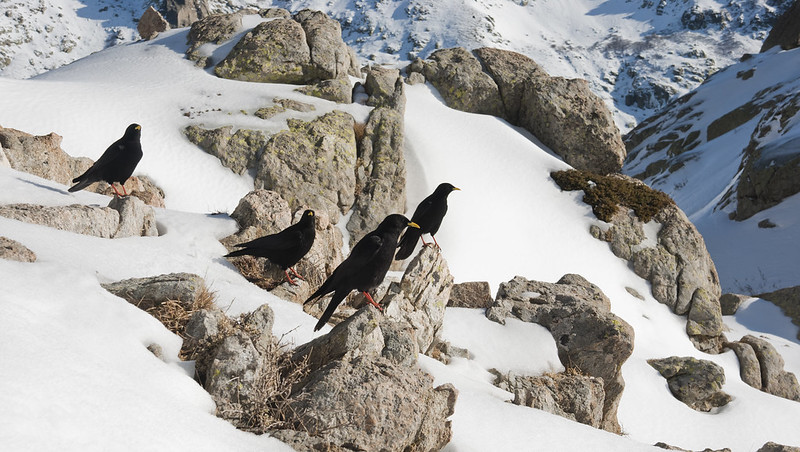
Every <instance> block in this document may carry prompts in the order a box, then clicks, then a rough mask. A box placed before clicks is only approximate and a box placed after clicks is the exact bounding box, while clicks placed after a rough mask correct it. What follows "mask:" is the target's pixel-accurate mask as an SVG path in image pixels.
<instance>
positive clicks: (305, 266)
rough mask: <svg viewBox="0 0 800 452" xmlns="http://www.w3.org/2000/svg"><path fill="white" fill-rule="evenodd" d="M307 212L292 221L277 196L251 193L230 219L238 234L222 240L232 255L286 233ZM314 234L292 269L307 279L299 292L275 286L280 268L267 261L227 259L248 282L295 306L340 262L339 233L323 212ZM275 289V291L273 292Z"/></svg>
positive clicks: (281, 278) (300, 211)
mask: <svg viewBox="0 0 800 452" xmlns="http://www.w3.org/2000/svg"><path fill="white" fill-rule="evenodd" d="M305 210H306V207H305V206H301V208H299V209H298V210H297V211H296V212H295V215H294V219H293V218H292V211H291V209H290V208H289V204H288V203H287V202H286V200H284V199H283V198H282V197H281V196H280V195H279V194H278V193H276V192H274V191H269V190H254V191H252V192H250V193H248V194H247V195H246V196H245V197H244V198H242V199H241V200H240V201H239V204H238V205H237V206H236V209H235V210H234V211H233V213H231V217H232V218H234V219H235V220H236V222H237V223H238V224H239V232H237V233H236V234H233V235H231V236H228V237H225V238H224V239H222V240H221V242H222V244H223V245H225V247H226V248H227V249H228V250H229V251H232V250H234V249H236V248H235V247H234V245H236V244H239V243H244V242H248V241H250V240H255V239H257V238H258V237H262V236H265V235H269V234H275V233H277V232H280V231H281V230H283V229H286V228H287V227H288V226H289V225H290V224H293V223H296V222H297V221H299V219H300V216H301V215H302V214H303V212H304V211H305ZM315 218H316V221H315V227H316V234H315V239H314V244H313V245H312V247H311V249H310V250H309V252H308V254H306V256H305V257H304V258H303V259H301V260H300V262H298V263H297V265H295V269H296V270H297V271H298V272H299V273H300V274H301V275H303V277H304V278H305V279H306V281H305V282H301V284H300V286H299V287H298V288H299V289H302V290H301V291H299V292H298V288H292V289H291V291H289V292H287V290H290V288H289V287H285V286H286V284H284V285H282V286H278V284H280V283H281V282H283V281H284V280H285V276H284V274H283V271H282V270H281V268H280V267H279V266H277V265H275V264H273V263H271V262H270V261H269V260H268V259H262V258H256V257H253V256H239V257H233V258H230V259H231V262H232V263H233V264H234V265H235V266H236V267H237V268H238V269H239V271H240V272H241V273H242V274H243V275H244V276H245V277H246V278H248V279H249V280H250V281H252V282H254V283H255V284H257V285H259V286H260V287H262V288H265V289H268V290H272V289H275V290H276V291H278V292H275V293H276V295H279V296H281V298H285V299H290V300H293V301H296V302H298V303H299V302H302V301H304V300H305V299H306V298H307V297H308V295H310V292H309V289H310V285H313V286H317V285H319V284H321V283H322V282H323V281H324V280H325V278H326V277H327V276H328V275H330V274H331V273H332V272H333V269H334V268H336V266H337V265H338V264H339V263H340V262H341V261H342V259H343V258H342V243H343V238H342V233H341V231H340V230H339V228H337V227H335V226H334V225H333V224H331V222H330V218H329V217H328V216H327V214H325V213H324V212H316V215H315ZM276 286H277V288H276Z"/></svg>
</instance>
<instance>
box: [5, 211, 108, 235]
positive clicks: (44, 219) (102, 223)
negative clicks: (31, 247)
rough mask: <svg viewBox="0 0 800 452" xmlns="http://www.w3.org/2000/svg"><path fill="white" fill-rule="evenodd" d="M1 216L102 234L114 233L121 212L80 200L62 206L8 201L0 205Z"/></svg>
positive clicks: (63, 229) (83, 232) (62, 228)
mask: <svg viewBox="0 0 800 452" xmlns="http://www.w3.org/2000/svg"><path fill="white" fill-rule="evenodd" d="M0 216H4V217H6V218H11V219H12V220H18V221H23V222H25V223H33V224H40V225H42V226H47V227H51V228H56V229H61V230H62V231H69V232H75V233H77V234H85V235H92V236H95V237H103V238H111V237H113V236H114V233H115V232H116V231H117V229H118V228H119V212H117V211H116V210H114V209H112V208H110V207H90V206H84V205H80V204H73V205H70V206H59V207H46V206H39V205H33V204H6V205H3V206H0Z"/></svg>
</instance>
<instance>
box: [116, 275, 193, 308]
mask: <svg viewBox="0 0 800 452" xmlns="http://www.w3.org/2000/svg"><path fill="white" fill-rule="evenodd" d="M102 286H103V288H104V289H106V290H107V291H109V292H111V293H113V294H114V295H116V296H118V297H120V298H123V299H125V300H127V301H128V302H130V303H132V304H134V305H136V306H138V307H139V308H141V309H143V310H147V309H150V308H153V307H158V306H160V305H161V304H163V303H165V302H167V301H169V300H175V301H183V302H188V303H190V302H192V301H194V300H196V299H197V298H198V297H200V295H201V294H202V293H203V292H204V291H205V290H206V285H205V281H204V280H203V278H202V277H201V276H199V275H195V274H193V273H169V274H165V275H157V276H149V277H145V278H130V279H124V280H122V281H117V282H113V283H108V284H102Z"/></svg>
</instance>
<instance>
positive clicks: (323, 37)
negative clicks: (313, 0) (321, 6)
mask: <svg viewBox="0 0 800 452" xmlns="http://www.w3.org/2000/svg"><path fill="white" fill-rule="evenodd" d="M293 18H294V20H295V21H297V22H298V23H299V24H300V26H301V27H302V28H303V31H305V35H306V41H307V42H308V47H309V51H310V61H309V66H308V67H307V68H306V69H305V70H304V73H305V80H306V81H320V80H329V79H339V78H344V79H346V78H347V75H348V73H349V74H350V75H353V76H358V75H359V74H358V72H353V71H351V68H352V67H354V66H356V64H354V63H352V62H351V60H350V57H351V53H350V51H349V50H348V47H347V44H345V43H344V41H343V40H342V28H341V26H340V25H339V22H338V21H336V20H333V19H331V18H330V17H328V15H327V14H325V13H323V12H321V11H312V10H310V9H304V10H301V11H299V12H297V14H295V15H294V17H293Z"/></svg>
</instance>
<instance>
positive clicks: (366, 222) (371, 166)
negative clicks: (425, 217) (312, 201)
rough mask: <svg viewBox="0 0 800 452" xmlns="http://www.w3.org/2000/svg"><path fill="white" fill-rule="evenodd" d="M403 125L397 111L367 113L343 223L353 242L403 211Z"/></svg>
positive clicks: (404, 181)
mask: <svg viewBox="0 0 800 452" xmlns="http://www.w3.org/2000/svg"><path fill="white" fill-rule="evenodd" d="M401 86H402V84H401ZM403 102H405V99H404V100H403ZM403 125H404V121H403V114H402V113H401V112H399V111H398V110H395V109H390V108H386V107H378V108H376V109H374V110H372V112H371V113H370V116H369V120H368V121H367V125H366V128H365V135H364V138H362V139H361V142H360V146H359V149H358V161H357V166H356V173H355V174H356V187H358V188H360V190H359V191H358V192H357V193H356V199H355V205H354V206H353V214H352V215H351V216H350V220H349V221H348V222H347V230H348V232H350V237H351V243H353V244H355V243H357V242H358V241H359V240H361V238H362V237H364V236H365V235H366V234H367V233H369V232H370V231H372V230H374V229H375V228H376V227H378V224H380V222H381V221H383V219H384V218H386V216H387V215H390V214H393V213H397V212H405V210H406V189H405V187H406V161H405V155H404V147H403V137H404V134H403Z"/></svg>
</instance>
